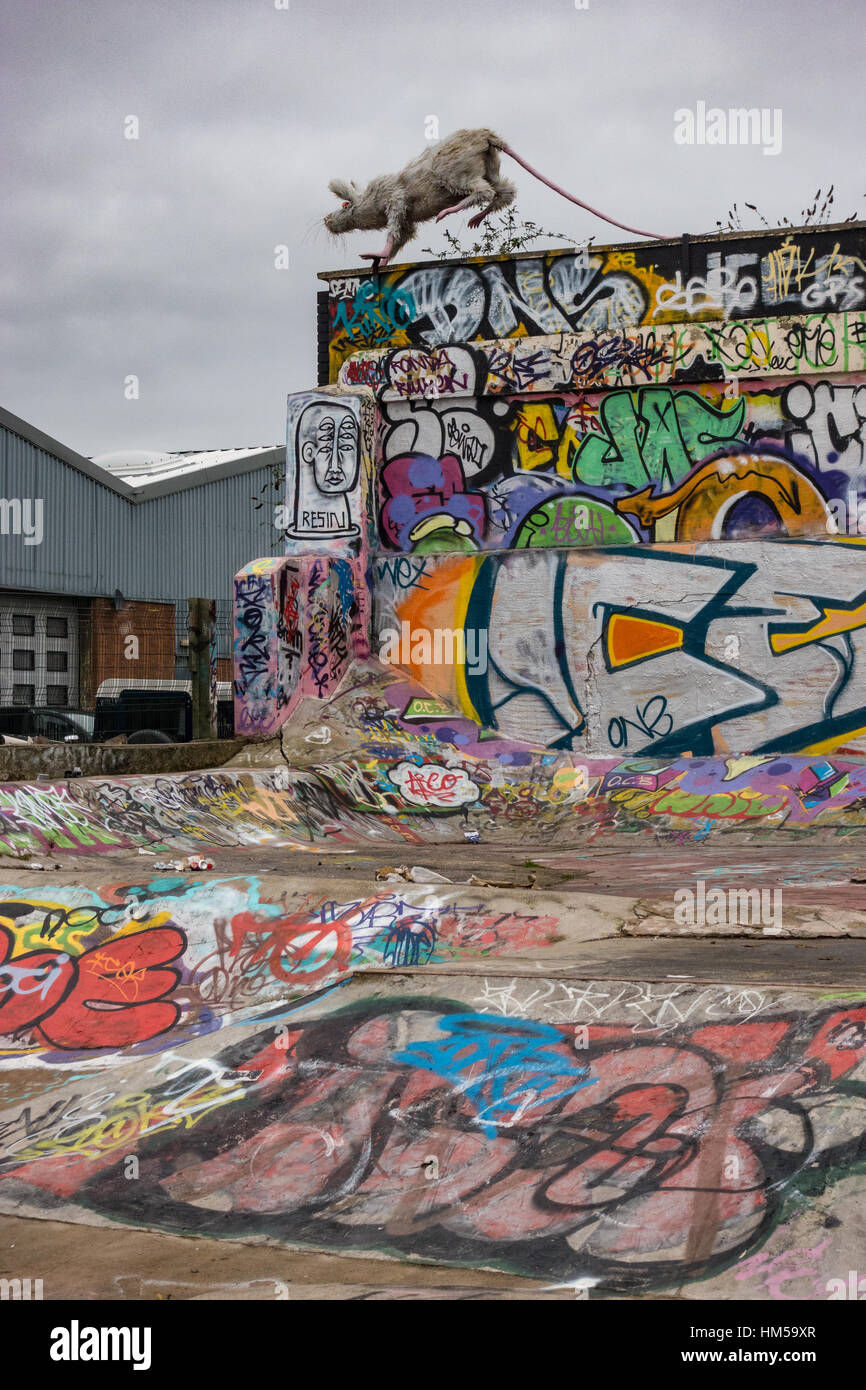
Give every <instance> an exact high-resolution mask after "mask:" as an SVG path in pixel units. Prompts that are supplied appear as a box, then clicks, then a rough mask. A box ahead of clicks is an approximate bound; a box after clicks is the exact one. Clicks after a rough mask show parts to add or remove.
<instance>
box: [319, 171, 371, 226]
mask: <svg viewBox="0 0 866 1390" xmlns="http://www.w3.org/2000/svg"><path fill="white" fill-rule="evenodd" d="M328 187H329V188H330V190H331V192H332V193H335V194H336V195H337V197H338V198H340V199H341V200H342V206H341V207H338V208H337V209H336V211H335V212H329V213H328V215H327V217H325V219H324V221H325V226H326V227H327V229H328V231H329V232H332V233H333V235H334V236H340V235H341V233H343V232H354V231H355V230H356V229H357V226H358V223H357V222H356V220H355V204H356V203H357V202H358V201H359V199H360V197H361V192H362V190H361V189H360V188H359V187H358V185H357V184H356V183H348V182H346V181H345V180H344V179H332V180H331V182H330V183H329V184H328Z"/></svg>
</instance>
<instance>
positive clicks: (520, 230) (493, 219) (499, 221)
mask: <svg viewBox="0 0 866 1390" xmlns="http://www.w3.org/2000/svg"><path fill="white" fill-rule="evenodd" d="M444 236H445V241H446V246H445V248H444V250H442V251H433V250H432V249H431V248H430V247H429V246H424V247H422V248H421V249H422V251H423V253H424V255H425V256H435V258H436V259H437V260H440V261H443V260H448V259H450V258H451V257H463V256H510V255H513V254H514V253H515V252H517V251H525V250H526V249H527V247H528V246H530V245H531V243H532V242H535V241H540V240H541V238H542V237H551V238H552V239H553V240H554V241H565V242H568V244H569V246H574V247H575V249H578V247H577V243H576V242H575V241H574V239H573V238H572V237H569V236H565V235H564V234H563V233H562V232H548V231H545V229H544V228H543V227H539V225H538V223H537V222H531V221H529V220H524V219H523V218H522V217H518V215H517V212H516V210H515V209H514V208H513V207H509V208H505V209H504V210H503V211H502V212H500V213H498V214H494V215H492V216H490V217H488V218H487V219H486V220H485V222H484V223H483V227H482V231H481V235H480V237H479V239H478V241H476V242H474V243H473V244H472V245H471V246H464V245H463V243H462V242H461V241H460V240H459V238H458V237H456V236H454V235H453V234H452V233H451V232H445V233H444ZM592 241H593V237H589V238H588V239H587V240H586V241H583V242H581V243H580V245H581V247H585V246H589V244H590V242H592Z"/></svg>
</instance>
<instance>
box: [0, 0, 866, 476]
mask: <svg viewBox="0 0 866 1390" xmlns="http://www.w3.org/2000/svg"><path fill="white" fill-rule="evenodd" d="M279 3H285V0H276V3H275V0H74V3H61V2H60V0H23V3H19V4H15V3H14V0H5V4H4V5H3V10H2V15H3V17H2V34H0V63H2V69H3V90H4V97H3V106H4V111H3V117H4V119H3V123H2V124H3V130H4V134H3V137H2V139H3V143H4V145H5V149H4V151H3V156H4V157H3V174H4V177H3V197H2V200H0V235H2V255H0V291H2V301H3V303H2V314H0V334H2V337H0V354H2V377H0V381H2V390H0V404H2V405H3V406H5V407H6V408H7V409H8V410H11V411H13V412H14V413H15V414H17V415H20V416H23V417H24V418H25V419H26V420H28V421H30V422H31V423H32V424H34V425H36V426H37V427H38V428H40V429H42V430H45V431H46V432H47V433H48V434H51V435H54V436H55V437H56V438H58V439H60V440H61V441H63V442H64V443H65V444H67V445H69V446H70V447H72V448H74V449H77V450H78V451H79V452H81V453H84V454H87V455H90V456H93V455H97V456H99V455H101V454H104V453H106V452H110V451H115V450H126V449H148V450H163V449H205V448H229V447H234V446H237V445H246V444H262V443H275V442H282V441H283V439H284V434H285V398H286V393H287V392H288V391H291V390H299V389H303V388H305V387H308V386H313V385H315V381H316V343H315V322H316V314H315V308H316V291H317V289H319V288H321V287H322V286H321V282H319V281H317V279H316V272H317V271H319V270H325V269H332V270H335V269H340V268H348V267H357V266H358V265H359V264H360V261H359V252H361V251H371V250H377V249H378V248H379V244H380V241H381V239H382V236H383V234H382V233H379V232H373V233H369V232H366V233H365V232H355V233H352V234H351V235H350V236H349V237H348V238H347V240H346V242H345V245H344V246H342V247H341V246H339V245H336V246H335V245H333V244H332V243H331V242H330V240H329V238H328V237H327V235H326V233H325V231H324V229H323V228H321V226H318V227H317V226H316V223H317V220H318V219H321V217H322V215H323V214H324V213H325V212H327V211H329V210H330V209H331V208H332V207H333V206H334V205H335V200H334V198H333V195H332V194H330V193H329V192H328V191H327V183H328V180H329V179H331V178H333V177H335V176H342V177H347V178H352V179H355V180H357V181H364V180H366V179H367V178H370V177H372V176H374V175H376V174H380V173H386V172H391V171H395V170H397V169H398V168H399V167H400V166H401V165H402V164H404V163H405V162H406V161H407V160H408V159H410V158H412V157H413V156H414V155H416V154H418V153H420V152H421V150H423V149H424V148H425V144H426V142H425V119H426V118H427V117H428V116H430V115H436V116H437V117H438V119H439V123H440V133H441V134H442V135H446V134H448V133H449V132H450V131H452V130H455V129H458V128H459V127H461V126H480V125H487V126H492V127H493V128H494V129H495V130H497V131H498V132H499V133H500V134H501V135H503V136H504V138H505V139H506V140H508V141H509V143H510V144H512V145H513V146H514V147H515V148H516V149H517V150H518V151H519V152H520V153H521V154H522V155H523V156H524V158H526V159H528V161H529V162H530V163H531V164H534V165H535V166H536V167H538V168H540V169H541V170H542V171H543V172H544V173H546V174H547V175H548V177H550V178H552V179H554V180H555V181H556V182H559V183H560V184H562V185H563V186H564V187H565V188H567V189H569V190H570V191H572V192H574V193H576V194H577V195H578V196H579V197H581V198H583V199H584V200H585V201H587V202H589V203H592V204H594V205H595V206H597V207H600V208H602V209H604V210H605V211H607V212H610V214H611V215H612V216H614V217H616V218H618V219H619V220H622V221H624V222H630V223H632V225H635V226H644V227H649V228H651V229H653V230H658V231H659V232H661V233H666V234H668V235H678V234H680V233H681V232H683V231H689V232H691V233H693V234H696V233H700V232H704V231H711V230H713V229H714V228H715V224H716V221H717V220H719V219H721V220H722V221H725V220H726V217H727V210H728V208H729V207H730V206H731V204H732V203H733V202H735V201H737V202H739V203H740V204H741V205H742V203H743V202H744V201H745V200H748V201H749V202H752V203H757V204H758V206H759V208H760V209H761V211H762V212H763V213H764V215H765V217H767V219H768V220H769V221H770V222H775V221H779V220H780V219H781V218H782V217H783V216H787V217H788V218H790V219H791V220H796V219H797V218H798V216H799V214H800V212H801V210H802V209H803V208H804V207H805V206H806V205H807V203H808V201H809V200H810V198H811V196H812V194H813V193H814V192H815V190H816V188H818V186H819V185H820V186H821V187H823V188H825V189H826V188H827V187H828V186H829V185H830V184H831V183H835V186H836V202H835V208H834V212H835V214H837V215H838V220H841V219H842V218H844V217H847V216H848V215H849V214H850V213H852V212H856V213H857V214H858V216H860V217H862V216H864V214H866V202H864V197H863V195H864V193H866V177H864V160H863V146H864V138H863V130H864V125H866V120H864V118H866V83H864V81H863V73H864V56H866V55H864V48H866V38H864V35H866V25H864V22H863V13H864V12H863V4H862V0H835V2H834V0H824V3H822V4H818V3H806V2H805V0H714V2H713V3H707V0H655V2H654V3H649V0H588V8H586V9H577V8H576V5H575V3H574V0H437V2H436V3H435V4H433V3H429V0H288V3H289V5H290V8H289V9H288V11H286V10H285V9H277V8H276V4H279ZM701 100H702V101H705V102H706V103H707V104H708V105H710V106H721V107H723V108H727V107H729V106H736V107H739V106H757V107H767V108H776V107H778V108H781V111H782V120H783V127H782V129H783V142H782V152H781V153H780V154H779V155H778V156H775V157H774V156H765V155H764V154H763V153H762V150H761V148H760V147H752V146H733V147H731V146H728V147H716V146H713V147H708V146H703V147H698V146H694V147H687V146H682V145H678V144H676V143H675V142H674V139H673V130H674V112H675V110H677V109H678V108H682V107H692V108H694V106H695V104H696V103H697V102H698V101H701ZM130 115H132V116H135V117H137V118H138V122H139V138H138V139H137V140H129V139H126V138H125V137H124V129H125V121H126V118H127V117H128V116H130ZM503 163H504V164H506V165H509V166H510V167H508V168H506V169H505V173H506V176H507V177H511V178H513V179H514V181H515V182H516V183H517V185H518V187H519V190H520V191H519V196H518V201H517V208H518V211H519V212H520V213H521V214H522V215H523V216H524V217H529V218H532V219H534V220H536V221H539V222H541V223H542V224H543V225H544V226H546V227H548V228H551V229H552V230H555V231H560V232H565V233H568V234H569V235H570V236H573V237H574V238H575V239H576V240H577V241H580V240H582V239H584V238H585V237H586V236H588V235H589V234H591V233H595V236H596V242H597V243H598V244H603V243H604V242H605V241H608V240H609V241H617V240H621V239H623V236H622V234H621V233H619V232H617V231H615V230H614V229H613V228H608V229H606V227H605V224H603V223H599V222H597V221H595V220H594V219H593V218H591V217H590V215H589V214H588V213H583V212H582V211H581V210H580V209H578V208H575V207H574V206H573V205H571V204H569V203H566V202H564V201H563V200H562V199H559V198H557V197H556V196H555V195H554V194H553V193H552V192H549V191H548V190H547V189H545V188H544V187H543V186H542V185H540V184H538V183H537V182H536V181H535V180H533V179H532V178H531V177H530V176H529V175H528V174H526V173H525V172H524V171H523V170H522V169H520V168H518V167H517V166H516V165H514V164H513V162H512V161H509V160H503ZM747 215H748V214H747ZM834 220H837V219H836V217H834ZM445 225H446V226H448V225H449V223H446V224H445ZM450 225H451V229H452V231H454V232H455V233H457V234H461V233H462V234H463V235H464V236H465V218H463V217H460V218H456V217H455V218H452V219H451V220H450ZM747 225H750V226H755V225H757V223H755V222H754V221H750V222H749V223H748V224H747ZM608 232H609V235H608ZM441 235H442V233H441V229H438V230H437V231H433V230H431V229H429V228H426V229H422V232H421V234H420V235H419V237H418V239H417V240H416V241H415V242H414V243H412V244H411V245H410V246H409V247H407V248H406V249H405V251H404V252H403V253H402V254H401V255H400V257H399V258H398V259H399V260H401V261H402V260H411V259H416V258H417V259H421V258H422V255H421V248H422V247H424V246H431V245H432V246H436V247H438V246H440V245H441V244H442V243H441ZM470 235H471V233H470ZM431 238H432V240H431ZM280 244H285V245H287V246H288V247H289V248H290V268H289V269H288V270H278V269H276V268H275V266H274V248H275V246H277V245H280ZM133 374H134V375H135V376H137V377H138V378H139V383H140V395H139V399H138V400H137V401H134V400H126V399H125V397H124V380H125V378H126V377H127V376H129V375H133Z"/></svg>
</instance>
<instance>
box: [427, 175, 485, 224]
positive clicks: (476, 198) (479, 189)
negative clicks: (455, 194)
mask: <svg viewBox="0 0 866 1390" xmlns="http://www.w3.org/2000/svg"><path fill="white" fill-rule="evenodd" d="M495 197H496V190H495V188H493V186H492V185H491V184H489V183H488V182H487V180H486V179H478V180H477V182H475V183H473V184H472V186H471V187H470V189H469V192H468V193H467V194H466V197H465V198H461V200H460V202H459V203H455V204H454V206H453V207H450V208H443V209H442V211H441V212H440V213H438V214H437V216H436V221H437V222H441V221H442V218H443V217H450V216H451V214H452V212H462V211H463V209H464V208H471V207H473V206H474V205H475V204H476V203H486V202H489V201H490V200H491V199H495Z"/></svg>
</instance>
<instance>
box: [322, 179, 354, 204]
mask: <svg viewBox="0 0 866 1390" xmlns="http://www.w3.org/2000/svg"><path fill="white" fill-rule="evenodd" d="M328 187H329V188H330V190H331V192H332V193H334V194H336V196H337V197H338V198H342V199H343V200H344V201H345V202H349V203H351V201H352V199H353V198H354V197H355V192H356V190H355V189H354V187H353V186H352V184H350V183H347V182H346V180H345V179H331V182H330V183H329V184H328Z"/></svg>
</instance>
